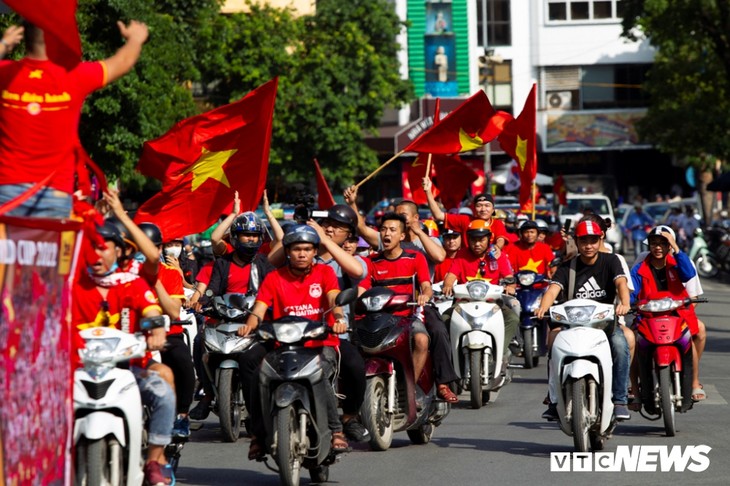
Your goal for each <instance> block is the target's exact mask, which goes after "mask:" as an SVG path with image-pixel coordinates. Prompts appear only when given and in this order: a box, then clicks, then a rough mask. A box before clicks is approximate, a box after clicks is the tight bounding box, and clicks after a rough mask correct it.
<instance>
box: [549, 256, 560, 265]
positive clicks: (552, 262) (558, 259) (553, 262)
mask: <svg viewBox="0 0 730 486" xmlns="http://www.w3.org/2000/svg"><path fill="white" fill-rule="evenodd" d="M561 263H563V259H562V258H561V257H556V258H553V259H552V261H550V266H551V267H557V266H560V264H561Z"/></svg>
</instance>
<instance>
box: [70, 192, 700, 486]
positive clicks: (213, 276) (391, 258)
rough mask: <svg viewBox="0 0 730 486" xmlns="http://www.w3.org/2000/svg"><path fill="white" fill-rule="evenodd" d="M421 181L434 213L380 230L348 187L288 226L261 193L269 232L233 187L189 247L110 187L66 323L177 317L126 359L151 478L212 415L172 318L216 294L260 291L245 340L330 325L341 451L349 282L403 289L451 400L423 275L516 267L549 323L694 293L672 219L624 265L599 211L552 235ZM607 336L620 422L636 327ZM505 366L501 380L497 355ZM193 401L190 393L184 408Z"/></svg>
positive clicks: (252, 382)
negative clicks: (448, 197)
mask: <svg viewBox="0 0 730 486" xmlns="http://www.w3.org/2000/svg"><path fill="white" fill-rule="evenodd" d="M430 185H431V182H430V180H428V178H426V179H424V181H423V186H424V189H425V193H426V194H427V195H428V196H429V200H428V204H429V207H430V209H431V212H432V218H431V219H427V220H425V221H421V220H420V219H419V213H418V207H417V205H416V204H414V203H413V202H411V201H407V200H403V201H401V202H399V203H398V204H397V205H395V207H394V211H392V212H387V213H385V214H384V215H382V217H381V218H380V221H379V226H378V227H371V226H368V225H367V224H366V221H365V219H364V217H363V216H362V215H361V213H360V211H359V209H358V207H357V202H356V201H357V196H358V195H357V187H356V186H353V187H351V188H348V189H347V190H346V191H345V193H344V197H345V201H346V204H337V205H335V206H333V207H331V208H330V209H328V210H327V212H326V216H324V217H321V218H318V219H316V220H315V219H314V218H311V217H309V218H307V217H306V214H305V217H302V218H300V220H299V221H297V222H292V223H289V224H287V225H286V226H285V228H282V226H281V225H280V224H279V222H278V221H277V220H276V218H275V217H274V215H273V214H272V213H271V209H270V207H269V204H268V201H267V199H266V195H264V201H263V208H264V212H265V214H266V216H267V218H268V222H269V224H270V227H271V228H270V230H269V229H268V228H267V227H266V226H265V225H264V224H263V223H262V221H261V220H260V219H259V217H257V215H256V214H255V213H253V212H241V211H240V202H239V201H238V199H237V197H236V199H235V200H234V205H233V211H232V212H231V214H230V215H227V216H226V217H225V218H224V219H222V220H221V221H220V223H219V224H218V226H217V227H216V228H215V229H214V231H213V232H212V234H210V240H209V242H208V241H207V240H206V241H203V242H199V244H198V246H197V247H195V248H194V247H193V246H191V245H189V244H187V242H186V241H185V240H183V239H172V240H171V239H166V238H165V228H160V227H157V226H156V225H154V224H152V223H142V224H140V225H137V224H135V223H134V222H133V221H132V219H131V218H130V217H129V216H128V215H127V213H126V212H125V210H124V208H123V206H122V204H121V201H120V198H119V196H118V194H116V193H114V192H108V193H106V194H105V195H104V200H105V202H106V206H107V208H106V209H107V217H106V219H105V222H104V225H103V226H101V227H99V234H100V235H101V236H102V237H103V238H104V240H105V246H103V247H96V248H95V249H94V250H92V251H88V252H86V253H85V254H84V258H85V260H86V261H85V262H84V263H85V265H86V269H87V271H86V272H85V273H84V274H83V276H82V278H80V279H79V280H78V281H77V282H76V284H75V288H74V299H73V302H74V307H73V321H74V324H75V325H77V327H78V328H79V329H84V328H87V327H93V326H103V325H108V326H115V327H118V328H121V329H123V330H126V331H130V332H134V331H136V330H139V329H138V325H139V321H140V320H141V319H142V318H148V317H155V316H160V315H167V316H169V318H170V321H171V322H172V325H171V326H170V327H169V329H167V330H166V329H165V328H156V329H153V330H151V331H150V332H149V333H148V336H147V345H148V350H149V351H151V352H155V351H158V352H159V356H160V358H158V359H156V360H155V359H152V356H151V355H148V356H147V357H146V358H145V359H142V360H139V361H140V362H139V363H135V367H134V368H133V369H134V370H136V371H135V373H136V375H137V380H138V384H139V387H140V391H141V396H142V400H143V402H144V403H145V405H146V406H147V407H148V408H149V410H150V420H149V425H148V427H149V435H148V441H149V448H148V452H147V459H146V465H145V467H144V474H145V479H146V481H147V483H148V484H151V485H166V484H170V483H171V478H170V477H169V474H167V473H166V472H165V468H164V466H165V463H166V458H165V454H164V448H165V446H166V445H167V444H168V443H169V442H170V441H171V440H172V438H173V437H178V438H183V439H184V438H187V437H188V436H189V435H190V421H191V420H193V421H200V420H204V419H205V418H206V417H207V416H208V415H209V413H210V412H211V411H212V410H213V407H214V392H213V390H212V384H211V383H210V380H209V379H208V377H207V376H206V373H204V372H203V371H202V360H203V354H204V353H203V347H202V344H201V342H200V339H196V342H195V343H194V345H193V351H192V352H191V350H190V347H189V346H188V344H187V343H186V342H185V340H184V339H183V334H184V331H183V326H182V323H181V321H180V317H181V313H185V312H189V313H193V314H196V313H198V312H200V311H201V309H203V308H204V307H205V306H206V304H207V303H208V302H209V301H210V300H211V299H213V298H214V297H215V296H221V295H224V294H234V293H237V294H255V295H256V299H255V304H254V305H253V308H252V309H250V314H249V316H248V318H247V320H246V321H245V324H244V325H242V326H240V327H239V330H238V335H239V336H246V335H249V334H252V333H255V332H256V331H257V328H259V326H260V325H261V323H262V322H265V321H268V320H271V319H277V318H279V317H281V316H284V315H288V314H293V315H297V316H302V317H306V318H308V319H313V320H317V319H320V320H321V319H322V318H323V317H324V318H325V319H327V322H328V324H329V325H330V326H331V328H332V333H331V334H329V335H328V337H327V338H326V339H324V340H321V341H319V342H318V344H319V345H320V346H321V353H322V358H323V361H324V362H325V363H326V365H327V368H326V369H327V370H328V373H331V374H334V373H335V372H336V371H338V373H339V377H340V379H339V389H338V390H337V393H338V395H339V396H340V397H343V398H342V399H341V400H340V401H339V405H338V399H337V395H336V394H335V390H334V389H333V388H332V387H329V392H330V393H329V396H328V399H327V423H328V424H329V428H330V430H331V432H332V436H331V437H332V444H331V447H332V450H333V451H334V452H335V453H340V452H347V451H349V450H350V446H349V443H348V441H365V440H368V437H369V435H370V432H369V431H368V430H367V429H366V428H365V427H364V426H363V424H362V423H361V421H360V418H359V411H360V409H361V405H362V402H363V397H364V393H365V386H366V378H365V364H364V360H363V357H362V355H361V353H360V351H359V349H358V347H357V346H356V345H355V344H354V343H353V341H352V340H351V339H350V337H349V333H348V330H349V329H350V328H351V325H352V323H353V319H354V317H355V316H354V315H353V314H354V311H353V307H352V306H349V305H342V306H338V305H336V303H335V297H336V295H337V294H338V293H339V292H340V291H342V290H345V289H348V288H354V289H356V290H358V292H359V293H362V292H364V291H365V290H366V289H369V288H372V287H388V288H391V289H393V290H395V291H396V292H397V293H400V294H408V295H410V296H411V301H412V302H413V303H414V305H413V306H411V307H410V309H412V311H410V312H412V313H413V315H414V317H415V318H414V319H413V321H412V322H413V325H412V348H413V354H412V355H413V369H414V370H415V376H416V377H418V376H420V374H421V373H422V371H423V368H424V366H425V364H426V363H429V364H430V365H431V366H432V367H433V369H432V370H430V371H431V372H432V373H433V376H434V378H435V382H436V383H437V394H438V397H439V399H440V400H442V401H444V402H447V403H450V404H453V403H456V402H458V401H459V397H458V396H457V394H456V393H455V391H457V388H456V387H454V386H452V385H453V383H454V382H455V381H456V380H457V378H458V377H457V373H456V372H455V370H454V365H453V360H452V356H451V353H452V351H451V349H452V348H451V344H450V342H449V333H448V323H449V312H446V313H444V314H443V315H442V314H441V313H440V312H439V311H438V310H437V309H436V307H435V306H434V305H433V304H432V297H433V295H434V290H433V287H432V283H440V282H442V289H441V292H442V293H443V295H444V296H449V295H450V294H451V293H452V292H453V289H454V286H455V285H458V284H463V283H467V282H469V281H472V280H486V281H489V282H491V283H493V284H501V285H503V286H504V292H505V293H506V294H509V295H514V294H515V292H516V290H517V285H516V283H515V279H514V276H515V273H516V272H518V271H520V270H524V269H528V270H532V271H535V272H537V273H539V274H542V275H544V276H545V277H547V279H546V282H547V284H546V290H545V293H544V295H543V296H542V301H541V304H540V305H539V308H537V310H536V311H535V315H536V316H537V318H543V317H544V316H545V315H546V313H548V311H549V308H550V306H551V305H552V304H553V303H554V302H556V301H565V300H568V299H571V298H578V297H581V298H590V299H594V300H596V301H598V302H601V303H615V311H616V315H617V316H618V317H619V320H620V322H621V323H622V324H625V322H624V321H625V319H624V316H626V314H627V313H629V311H630V309H631V304H632V303H635V302H637V301H641V300H642V299H646V298H647V296H649V295H650V294H651V293H652V292H656V291H665V292H669V293H670V294H671V295H673V296H678V297H680V296H681V297H688V296H691V297H695V296H697V295H699V293H701V288H700V287H699V285H698V281H697V278H696V272H695V271H694V268H693V266H692V263H691V262H690V261H689V260H688V258H687V256H686V254H685V253H684V252H682V251H681V250H680V248H679V246H678V245H677V241H676V238H675V235H674V232H673V231H672V229H671V228H669V227H667V226H657V227H655V228H654V229H652V230H651V231H650V232H649V235H648V238H647V241H646V242H645V244H646V245H647V248H646V249H647V251H648V252H645V253H643V254H642V255H640V256H639V258H638V259H637V260H636V261H635V265H634V267H633V269H629V267H628V265H627V262H626V261H625V260H624V258H623V257H622V256H620V255H616V254H613V253H611V252H610V250H609V249H607V247H606V246H605V245H604V236H605V232H606V230H607V225H609V224H611V222H610V221H609V222H607V221H604V220H603V219H601V218H600V217H597V216H596V215H593V214H586V215H585V216H584V217H583V218H582V219H581V220H580V221H576V222H575V224H574V228H573V230H572V231H571V230H568V229H567V228H562V229H561V230H560V231H550V228H548V226H547V224H545V222H544V221H542V220H540V219H537V220H531V219H529V218H528V217H526V216H520V217H515V215H510V217H508V218H505V219H500V218H498V214H496V213H495V208H494V200H493V198H492V196H491V195H489V194H478V195H476V196H474V197H473V198H472V200H471V202H470V205H469V206H466V207H465V208H463V210H462V211H459V212H455V213H454V212H452V211H445V210H444V209H443V208H442V207H440V206H439V204H438V202H437V201H436V200H435V199H434V197H433V196H432V195H431V191H430ZM505 223H506V224H505ZM556 257H557V258H556ZM571 265H572V267H571ZM330 310H331V312H327V311H330ZM684 312H685V314H686V316H685V318H686V319H687V322H688V323H689V325H690V329H691V333H692V336H693V339H692V342H693V349H694V357H695V362H694V369H693V373H694V374H693V378H692V389H693V392H692V393H693V396H692V398H693V399H694V400H696V401H699V400H702V399H704V397H705V394H704V391H703V390H702V385H701V384H700V382H699V366H698V362H699V358H700V357H701V353H702V350H703V349H704V341H705V329H704V324H703V323H702V322H701V321H699V320H698V319H697V317H696V315H695V314H694V311H693V309H692V308H689V309H687V310H685V311H684ZM502 313H503V318H504V327H505V341H504V347H503V349H502V352H503V353H504V354H505V357H507V359H505V364H506V363H507V362H508V361H509V357H508V354H509V353H510V348H515V347H516V344H517V343H516V337H517V336H516V334H517V328H518V325H519V309H515V308H514V307H513V306H509V305H503V306H502ZM197 318H198V320H199V322H200V323H201V325H202V326H215V325H216V321H215V319H212V318H203V317H202V316H200V315H199V314H198V315H197ZM559 331H560V328H559V327H555V328H554V329H552V331H551V332H550V333H549V335H550V336H549V338H548V346H549V345H550V343H551V342H552V340H553V339H554V337H555V335H556V334H557V333H558V332H559ZM198 337H200V334H198ZM609 342H610V345H611V353H612V357H613V389H612V395H613V397H612V399H613V402H614V406H615V407H614V414H615V419H616V420H618V421H621V420H628V419H630V417H631V415H630V411H629V410H630V409H633V410H637V409H638V408H640V406H641V405H640V403H639V394H638V393H636V391H637V390H638V387H639V382H638V378H637V376H638V372H637V371H636V366H633V367H632V360H633V356H634V347H635V337H634V332H633V331H632V329H631V326H630V325H617V326H615V327H614V328H613V330H612V332H611V335H610V336H609ZM266 352H267V348H266V346H265V345H264V344H261V343H255V344H254V345H252V346H250V347H249V348H248V349H247V351H246V352H245V353H243V354H242V355H241V357H240V358H239V369H240V378H241V382H242V383H241V384H242V387H243V390H244V391H245V392H244V399H245V401H246V408H247V409H248V411H249V414H250V418H251V419H250V422H249V433H250V436H251V441H250V448H249V451H248V457H249V459H252V460H257V459H262V458H263V457H264V455H265V454H266V453H267V451H266V450H265V448H266V441H265V440H264V438H265V435H266V430H265V429H264V428H263V426H262V425H261V424H262V422H263V421H262V420H261V419H257V416H258V417H260V414H261V413H262V411H261V404H260V400H259V397H258V391H257V390H258V373H259V370H260V364H261V362H262V360H263V359H264V356H265V355H266ZM429 355H430V358H431V359H430V360H427V359H426V358H427V357H428V356H429ZM338 367H339V370H336V368H338ZM503 373H504V374H505V375H506V365H505V370H503ZM196 383H198V388H197V389H196ZM547 395H548V396H547V397H546V399H545V404H546V405H548V409H547V410H546V411H545V412H544V413H543V415H542V416H543V418H545V419H548V420H557V419H558V415H557V412H556V409H555V403H556V398H555V390H554V387H551V389H550V390H549V393H548V394H547ZM195 396H198V398H199V400H198V402H197V404H196V406H195V407H194V408H191V407H192V403H193V401H194V397H195ZM338 406H339V408H341V412H340V411H339V410H338ZM637 407H638V408H637Z"/></svg>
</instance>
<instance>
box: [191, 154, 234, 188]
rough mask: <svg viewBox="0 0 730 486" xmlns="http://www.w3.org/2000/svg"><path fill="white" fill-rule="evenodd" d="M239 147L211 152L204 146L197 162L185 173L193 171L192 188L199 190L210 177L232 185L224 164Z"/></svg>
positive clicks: (229, 185) (225, 184) (227, 185)
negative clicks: (224, 169)
mask: <svg viewBox="0 0 730 486" xmlns="http://www.w3.org/2000/svg"><path fill="white" fill-rule="evenodd" d="M236 152H238V149H231V150H221V151H220V152H210V151H209V150H208V149H206V148H205V147H203V153H202V154H201V155H200V158H199V159H198V160H196V161H195V163H194V164H193V165H192V167H190V168H189V169H187V170H186V171H185V172H183V174H187V173H188V172H192V173H193V184H192V190H193V191H195V190H197V189H198V188H199V187H200V186H202V185H203V183H204V182H205V181H207V180H208V179H215V180H217V181H218V182H220V183H221V184H223V185H224V186H226V187H229V188H230V187H231V184H230V183H229V182H228V177H226V173H225V172H224V171H223V165H224V164H225V163H226V162H228V159H230V158H231V157H232V156H233V154H235V153H236Z"/></svg>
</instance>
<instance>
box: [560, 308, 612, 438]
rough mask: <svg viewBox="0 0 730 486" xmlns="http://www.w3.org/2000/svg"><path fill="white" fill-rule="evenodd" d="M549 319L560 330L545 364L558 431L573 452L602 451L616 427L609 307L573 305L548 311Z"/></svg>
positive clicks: (610, 313)
mask: <svg viewBox="0 0 730 486" xmlns="http://www.w3.org/2000/svg"><path fill="white" fill-rule="evenodd" d="M550 319H551V320H552V322H554V323H555V324H558V325H560V326H562V327H563V330H562V331H560V332H559V333H558V334H557V336H556V337H555V340H554V341H553V346H552V350H551V358H550V364H549V366H550V380H549V387H550V397H551V400H552V399H554V398H557V410H558V416H559V418H560V428H561V429H562V431H563V432H565V434H567V435H570V436H573V444H574V445H575V448H576V450H577V451H579V452H588V450H589V449H592V450H594V451H597V450H602V449H603V448H604V447H605V443H606V440H608V439H609V438H610V437H611V434H612V432H613V429H614V428H615V427H616V420H615V418H614V416H613V402H612V401H611V385H612V383H613V381H612V380H613V375H612V367H613V360H612V358H611V347H610V345H609V343H608V335H607V331H609V332H610V331H611V330H612V327H613V326H614V325H615V315H614V308H613V305H611V304H600V303H598V302H596V301H593V300H589V299H573V300H569V301H567V302H565V303H563V304H561V305H553V306H552V307H550ZM556 395H557V397H556Z"/></svg>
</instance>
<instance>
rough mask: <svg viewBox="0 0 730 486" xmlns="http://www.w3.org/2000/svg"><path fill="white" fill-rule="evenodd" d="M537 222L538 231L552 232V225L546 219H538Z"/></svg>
mask: <svg viewBox="0 0 730 486" xmlns="http://www.w3.org/2000/svg"><path fill="white" fill-rule="evenodd" d="M535 223H537V231H544V232H546V233H549V232H550V227H549V226H548V224H547V221H545V220H544V219H538V220H537V221H535Z"/></svg>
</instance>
